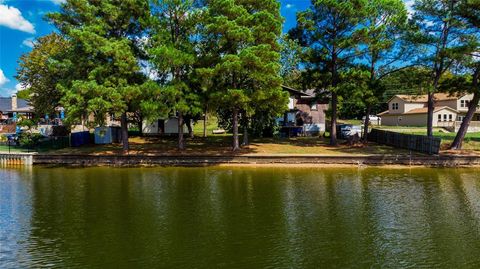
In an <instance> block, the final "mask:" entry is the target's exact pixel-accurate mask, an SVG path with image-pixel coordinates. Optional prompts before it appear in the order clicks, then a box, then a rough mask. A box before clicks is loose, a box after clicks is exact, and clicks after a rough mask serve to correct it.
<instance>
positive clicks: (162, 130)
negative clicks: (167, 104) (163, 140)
mask: <svg viewBox="0 0 480 269" xmlns="http://www.w3.org/2000/svg"><path fill="white" fill-rule="evenodd" d="M191 124H192V123H191ZM142 133H143V134H144V135H176V134H178V118H177V117H169V118H168V119H159V120H156V121H153V122H148V121H147V120H143V123H142ZM183 133H188V128H187V124H184V125H183Z"/></svg>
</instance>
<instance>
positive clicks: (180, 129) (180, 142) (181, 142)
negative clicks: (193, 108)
mask: <svg viewBox="0 0 480 269" xmlns="http://www.w3.org/2000/svg"><path fill="white" fill-rule="evenodd" d="M178 149H179V150H184V149H185V139H184V138H183V114H182V112H178Z"/></svg>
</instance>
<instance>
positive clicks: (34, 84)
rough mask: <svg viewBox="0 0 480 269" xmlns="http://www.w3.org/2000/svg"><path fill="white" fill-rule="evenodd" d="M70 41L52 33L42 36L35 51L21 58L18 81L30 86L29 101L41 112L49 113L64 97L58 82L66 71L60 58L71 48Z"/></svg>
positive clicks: (35, 46) (35, 45) (36, 44)
mask: <svg viewBox="0 0 480 269" xmlns="http://www.w3.org/2000/svg"><path fill="white" fill-rule="evenodd" d="M69 47H70V44H69V42H68V41H67V40H66V39H64V38H63V37H62V36H60V35H59V34H56V33H52V34H49V35H46V36H43V37H40V38H39V39H38V40H37V41H36V42H35V43H34V46H33V49H32V51H30V52H29V53H27V54H24V55H22V56H21V57H20V63H19V69H18V72H17V74H18V75H17V79H18V81H19V82H20V83H21V84H22V85H23V86H25V87H28V93H29V95H30V96H29V101H30V103H31V104H32V105H33V107H35V111H36V112H37V113H38V114H50V113H54V112H55V108H57V107H58V106H59V105H60V100H61V98H62V97H63V94H62V92H60V91H59V90H58V89H57V83H58V82H59V81H60V80H61V79H62V78H63V77H65V76H66V72H65V71H66V70H65V68H63V66H62V65H61V63H60V61H59V60H58V59H61V58H62V56H63V54H64V52H65V51H68V49H69Z"/></svg>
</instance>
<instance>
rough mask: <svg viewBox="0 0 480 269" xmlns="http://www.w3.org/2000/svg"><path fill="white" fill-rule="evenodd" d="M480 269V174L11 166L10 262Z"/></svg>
mask: <svg viewBox="0 0 480 269" xmlns="http://www.w3.org/2000/svg"><path fill="white" fill-rule="evenodd" d="M40 267H43V268H45V267H47V268H48V267H52V268H76V267H77V268H332V267H336V268H347V267H351V268H409V267H410V268H421V267H424V268H480V170H478V169H477V170H475V169H427V168H415V169H380V168H352V169H345V168H336V169H335V168H334V169H326V168H296V169H294V168H243V167H234V168H226V167H207V168H83V169H81V168H37V167H35V168H25V169H14V168H1V169H0V268H40Z"/></svg>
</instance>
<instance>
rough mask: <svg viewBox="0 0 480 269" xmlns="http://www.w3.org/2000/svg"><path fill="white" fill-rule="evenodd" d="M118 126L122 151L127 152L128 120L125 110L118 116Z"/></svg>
mask: <svg viewBox="0 0 480 269" xmlns="http://www.w3.org/2000/svg"><path fill="white" fill-rule="evenodd" d="M120 126H121V131H122V145H123V152H124V153H127V152H128V150H129V148H130V147H129V144H128V121H127V112H123V113H122V116H121V117H120Z"/></svg>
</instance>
